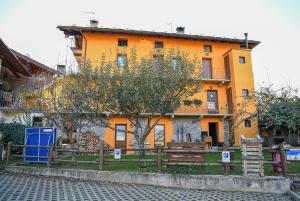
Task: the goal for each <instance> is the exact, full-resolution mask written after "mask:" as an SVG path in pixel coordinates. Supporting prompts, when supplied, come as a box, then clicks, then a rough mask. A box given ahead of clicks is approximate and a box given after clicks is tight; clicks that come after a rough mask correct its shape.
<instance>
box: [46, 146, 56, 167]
mask: <svg viewBox="0 0 300 201" xmlns="http://www.w3.org/2000/svg"><path fill="white" fill-rule="evenodd" d="M53 150H54V145H53V144H52V145H51V146H50V148H49V152H48V163H47V166H48V168H50V167H51V162H52V159H53Z"/></svg>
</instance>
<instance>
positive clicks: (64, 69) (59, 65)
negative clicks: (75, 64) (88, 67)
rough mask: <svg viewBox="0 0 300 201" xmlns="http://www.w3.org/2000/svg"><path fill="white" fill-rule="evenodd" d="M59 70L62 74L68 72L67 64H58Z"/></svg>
mask: <svg viewBox="0 0 300 201" xmlns="http://www.w3.org/2000/svg"><path fill="white" fill-rule="evenodd" d="M57 71H58V72H59V73H60V74H62V75H64V74H66V66H65V65H61V64H58V65H57Z"/></svg>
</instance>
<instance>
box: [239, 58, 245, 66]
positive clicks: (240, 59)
mask: <svg viewBox="0 0 300 201" xmlns="http://www.w3.org/2000/svg"><path fill="white" fill-rule="evenodd" d="M239 63H240V64H245V63H246V57H244V56H239Z"/></svg>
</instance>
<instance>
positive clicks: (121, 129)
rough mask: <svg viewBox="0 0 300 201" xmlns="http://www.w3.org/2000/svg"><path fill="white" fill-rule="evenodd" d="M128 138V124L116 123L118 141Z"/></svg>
mask: <svg viewBox="0 0 300 201" xmlns="http://www.w3.org/2000/svg"><path fill="white" fill-rule="evenodd" d="M125 140H126V125H116V141H125Z"/></svg>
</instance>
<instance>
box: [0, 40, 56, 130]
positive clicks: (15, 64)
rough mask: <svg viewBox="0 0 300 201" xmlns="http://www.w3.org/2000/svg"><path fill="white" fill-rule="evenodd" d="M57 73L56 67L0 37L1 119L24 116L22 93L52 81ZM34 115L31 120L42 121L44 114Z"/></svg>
mask: <svg viewBox="0 0 300 201" xmlns="http://www.w3.org/2000/svg"><path fill="white" fill-rule="evenodd" d="M56 73H57V71H56V70H54V69H52V68H50V67H48V66H46V65H44V64H42V63H40V62H38V61H36V60H34V59H32V58H30V57H28V56H26V55H23V54H21V53H19V52H17V51H15V50H13V49H10V48H9V47H8V46H7V45H6V44H5V43H4V41H3V40H2V39H1V38H0V123H10V122H12V121H13V120H19V119H20V120H23V117H24V108H22V106H23V103H24V100H23V97H22V94H24V93H31V92H34V91H36V90H37V89H40V88H41V87H43V86H45V85H47V84H49V83H50V82H51V80H52V78H53V76H54V75H55V74H56ZM30 116H31V117H30V118H31V119H29V121H30V122H33V123H34V124H35V125H36V126H41V125H42V117H41V115H40V114H36V113H32V114H30ZM19 117H20V118H19ZM20 123H21V122H20ZM22 123H25V122H24V121H22Z"/></svg>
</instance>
